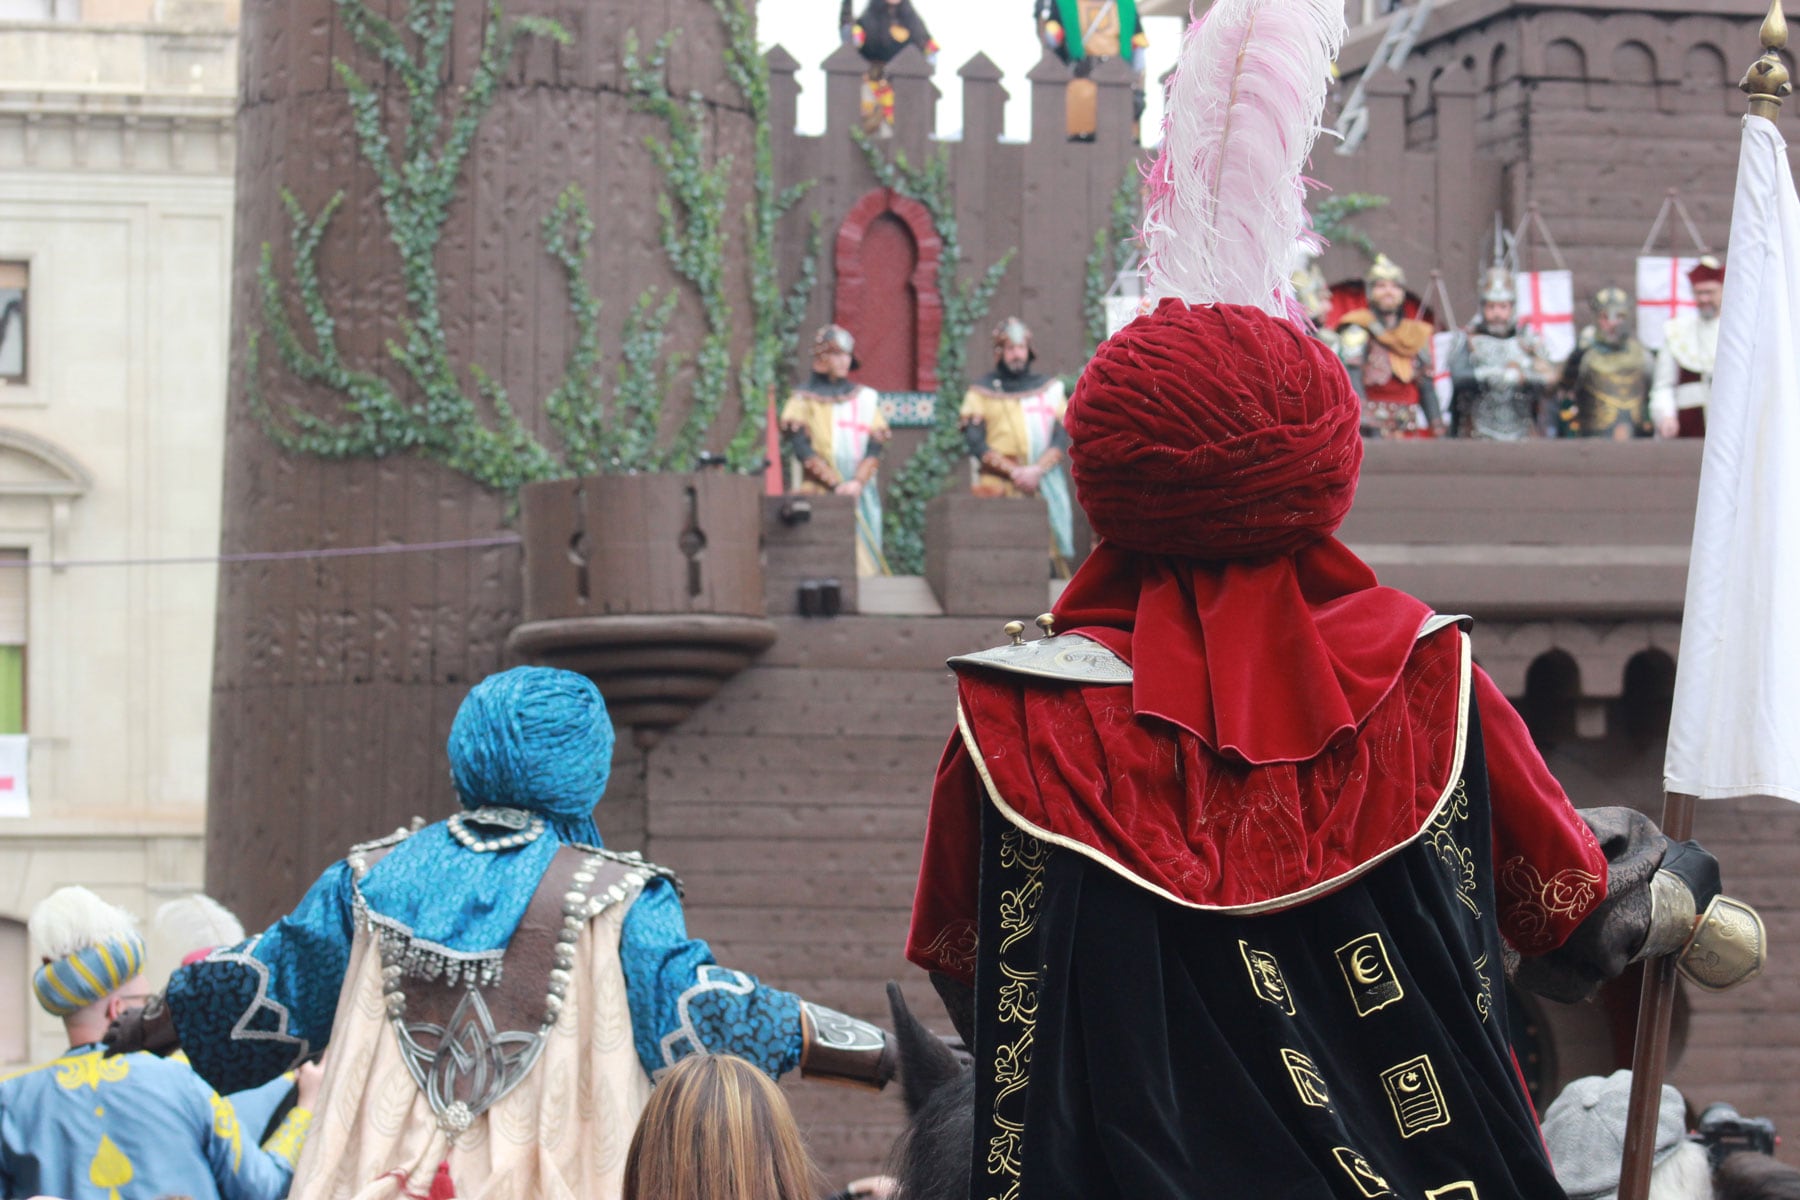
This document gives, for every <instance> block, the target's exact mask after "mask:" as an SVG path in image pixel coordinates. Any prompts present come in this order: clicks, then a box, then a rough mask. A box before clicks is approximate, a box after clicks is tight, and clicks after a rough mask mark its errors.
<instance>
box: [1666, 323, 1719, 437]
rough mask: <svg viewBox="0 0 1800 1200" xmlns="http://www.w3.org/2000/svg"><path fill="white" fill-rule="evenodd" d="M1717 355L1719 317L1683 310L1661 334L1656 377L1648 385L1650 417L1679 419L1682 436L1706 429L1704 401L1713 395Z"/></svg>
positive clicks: (1699, 434)
mask: <svg viewBox="0 0 1800 1200" xmlns="http://www.w3.org/2000/svg"><path fill="white" fill-rule="evenodd" d="M1718 355H1719V319H1718V318H1717V317H1713V318H1712V319H1711V320H1705V319H1703V318H1702V317H1701V316H1700V314H1699V313H1691V312H1687V313H1682V314H1681V315H1680V316H1678V317H1676V318H1674V319H1673V320H1671V321H1670V322H1669V324H1668V326H1667V328H1666V330H1665V332H1664V333H1663V346H1662V350H1661V351H1660V352H1658V354H1657V356H1656V377H1655V379H1654V381H1653V382H1652V383H1651V385H1650V419H1651V420H1653V421H1657V422H1661V421H1666V420H1668V419H1669V418H1671V417H1673V418H1675V419H1676V420H1678V421H1680V422H1681V436H1682V437H1700V436H1701V435H1703V434H1704V433H1705V432H1706V402H1707V400H1709V399H1711V397H1712V375H1713V360H1714V359H1716V358H1717V357H1718Z"/></svg>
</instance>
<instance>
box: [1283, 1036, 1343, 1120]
mask: <svg viewBox="0 0 1800 1200" xmlns="http://www.w3.org/2000/svg"><path fill="white" fill-rule="evenodd" d="M1281 1062H1282V1065H1283V1066H1285V1067H1287V1073H1288V1078H1289V1079H1291V1080H1293V1083H1294V1091H1295V1092H1296V1093H1298V1094H1299V1096H1300V1103H1302V1104H1307V1105H1311V1106H1312V1107H1313V1108H1329V1107H1330V1106H1331V1097H1330V1096H1328V1095H1326V1093H1325V1077H1324V1076H1323V1075H1321V1074H1319V1068H1318V1067H1316V1066H1314V1065H1313V1060H1312V1059H1310V1058H1308V1057H1306V1055H1304V1054H1302V1053H1300V1051H1298V1050H1288V1049H1285V1048H1284V1049H1283V1050H1282V1051H1281Z"/></svg>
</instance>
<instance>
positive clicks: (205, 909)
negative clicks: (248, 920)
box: [152, 892, 244, 958]
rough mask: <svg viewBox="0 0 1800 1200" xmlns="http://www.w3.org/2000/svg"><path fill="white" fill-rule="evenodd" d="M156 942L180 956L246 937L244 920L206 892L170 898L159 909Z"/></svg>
mask: <svg viewBox="0 0 1800 1200" xmlns="http://www.w3.org/2000/svg"><path fill="white" fill-rule="evenodd" d="M152 928H154V929H155V931H156V940H157V942H158V943H159V944H160V945H161V946H163V947H166V948H167V949H168V950H169V951H171V952H172V953H173V954H174V955H175V956H176V957H177V958H179V957H181V956H183V955H186V954H191V953H193V952H194V951H196V950H211V949H212V948H213V947H215V946H235V945H237V944H238V943H239V942H241V941H243V940H244V923H243V922H242V921H240V920H238V919H237V918H236V917H235V916H233V915H232V913H231V910H230V909H228V908H226V907H225V906H224V905H223V904H220V903H219V902H218V901H217V900H214V899H213V898H212V897H211V896H208V895H206V894H205V893H203V892H195V893H194V894H193V895H191V896H183V897H181V898H180V899H178V900H171V901H169V902H168V903H167V904H164V905H163V906H162V907H161V908H158V909H157V910H156V920H155V922H154V923H153V925H152Z"/></svg>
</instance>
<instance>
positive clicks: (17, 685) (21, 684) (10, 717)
mask: <svg viewBox="0 0 1800 1200" xmlns="http://www.w3.org/2000/svg"><path fill="white" fill-rule="evenodd" d="M26 561H27V556H26V554H25V551H23V550H0V734H5V733H24V732H25V701H26V696H25V647H26V636H25V635H26V630H27V621H26V597H27V596H28V595H29V594H30V588H29V582H30V581H29V579H28V578H27V576H29V574H30V572H29V571H28V570H27V569H26V567H25V563H26Z"/></svg>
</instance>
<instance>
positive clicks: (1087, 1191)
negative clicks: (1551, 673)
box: [908, 617, 1607, 1200]
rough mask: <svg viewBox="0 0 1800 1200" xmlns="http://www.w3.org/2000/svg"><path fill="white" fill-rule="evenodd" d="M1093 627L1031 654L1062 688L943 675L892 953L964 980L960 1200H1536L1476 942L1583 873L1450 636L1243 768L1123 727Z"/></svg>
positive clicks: (1501, 1001)
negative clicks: (945, 732) (920, 824)
mask: <svg viewBox="0 0 1800 1200" xmlns="http://www.w3.org/2000/svg"><path fill="white" fill-rule="evenodd" d="M1115 633H1116V631H1114V630H1108V629H1099V630H1093V631H1092V635H1093V637H1094V638H1095V639H1098V640H1095V641H1093V642H1092V643H1091V644H1087V648H1086V649H1085V650H1083V649H1081V648H1080V647H1081V646H1082V645H1083V644H1084V639H1083V637H1082V635H1081V631H1079V630H1076V631H1071V632H1070V633H1066V634H1064V635H1062V636H1061V637H1059V638H1056V639H1054V641H1055V642H1057V643H1062V644H1066V645H1068V646H1070V648H1069V649H1067V650H1063V651H1060V652H1058V654H1057V657H1061V658H1064V659H1066V660H1071V661H1080V662H1084V663H1086V664H1087V667H1086V673H1087V674H1088V675H1089V676H1090V677H1091V678H1090V679H1089V680H1088V681H1086V682H1081V681H1074V680H1064V681H1061V682H1058V681H1055V680H1049V679H1032V678H1029V677H1026V676H1022V675H1019V674H1013V673H1008V672H1003V671H1000V670H994V669H984V667H983V666H982V665H980V664H979V663H976V662H968V663H966V664H965V665H959V667H958V676H959V713H958V724H959V732H958V734H957V736H955V737H953V739H952V741H951V744H950V747H949V749H948V750H947V751H946V754H945V757H944V761H943V763H942V765H941V766H940V768H939V773H938V779H937V785H936V789H935V791H934V794H933V798H932V806H931V816H930V823H929V827H928V832H927V838H926V852H925V860H924V863H923V866H922V868H921V876H920V889H919V896H918V899H917V901H916V903H915V907H914V915H913V928H912V934H911V938H910V941H909V945H908V956H909V958H910V959H911V960H912V961H913V962H915V963H917V964H918V965H920V966H922V967H925V968H927V969H929V970H931V971H934V972H941V973H944V974H947V975H950V976H952V977H954V978H957V979H960V980H963V981H965V982H972V983H973V984H974V995H975V1005H976V1009H975V1048H976V1062H975V1070H976V1072H977V1076H976V1088H977V1094H976V1109H975V1114H976V1125H975V1145H974V1148H973V1150H974V1153H973V1158H972V1163H973V1170H974V1174H973V1177H972V1187H971V1191H970V1195H971V1197H981V1198H992V1197H1007V1198H1009V1200H1010V1198H1017V1197H1024V1198H1026V1200H1034V1198H1037V1197H1051V1196H1076V1195H1079V1196H1082V1197H1084V1198H1104V1197H1119V1198H1121V1200H1123V1198H1125V1197H1131V1198H1133V1200H1142V1198H1145V1197H1149V1198H1167V1200H1175V1198H1177V1197H1189V1196H1193V1195H1196V1194H1207V1195H1219V1196H1281V1197H1291V1198H1293V1200H1315V1198H1317V1200H1324V1198H1327V1197H1330V1198H1334V1200H1365V1198H1367V1197H1377V1196H1396V1197H1409V1198H1415V1200H1416V1198H1420V1197H1426V1196H1433V1197H1445V1198H1448V1197H1454V1198H1455V1200H1484V1198H1485V1200H1502V1198H1503V1200H1563V1192H1562V1191H1561V1189H1560V1188H1559V1187H1558V1186H1557V1184H1556V1181H1555V1178H1554V1175H1553V1174H1552V1172H1551V1168H1550V1164H1549V1163H1548V1161H1547V1160H1546V1158H1545V1154H1544V1150H1543V1146H1542V1141H1541V1139H1540V1138H1539V1136H1538V1133H1537V1128H1536V1123H1535V1119H1534V1117H1533V1114H1532V1110H1531V1107H1530V1103H1529V1100H1528V1098H1527V1096H1526V1094H1525V1091H1524V1088H1523V1085H1522V1083H1521V1081H1520V1079H1519V1076H1518V1074H1517V1071H1516V1067H1515V1065H1514V1063H1513V1061H1512V1059H1511V1055H1510V1051H1509V1047H1508V1040H1507V1028H1508V1012H1507V1000H1506V993H1505V987H1504V983H1505V976H1504V967H1503V964H1502V958H1503V941H1502V938H1503V937H1504V938H1505V940H1506V941H1507V942H1510V943H1511V944H1512V945H1513V946H1515V947H1517V948H1518V949H1520V950H1521V951H1523V952H1525V953H1527V954H1540V953H1543V952H1545V951H1548V950H1551V949H1553V948H1554V947H1556V946H1558V945H1559V944H1561V943H1562V942H1563V941H1564V939H1566V938H1567V937H1568V936H1569V935H1570V933H1571V932H1572V931H1573V930H1574V929H1575V927H1576V926H1577V924H1579V923H1580V922H1581V921H1582V919H1583V918H1584V917H1586V916H1587V915H1588V914H1590V913H1591V912H1592V911H1594V909H1595V908H1596V906H1597V905H1598V904H1599V903H1600V902H1601V900H1602V898H1603V897H1604V896H1605V895H1606V887H1607V863H1606V860H1605V858H1604V856H1603V855H1602V853H1601V851H1600V847H1599V845H1598V843H1597V842H1596V840H1595V838H1594V836H1593V834H1592V833H1591V832H1590V831H1589V829H1588V827H1587V826H1586V825H1585V824H1584V823H1583V822H1582V821H1581V820H1580V819H1579V818H1578V817H1577V816H1576V815H1575V813H1574V811H1573V810H1572V809H1571V808H1570V806H1569V804H1568V801H1567V800H1566V798H1565V797H1564V796H1563V795H1562V792H1561V790H1560V789H1559V788H1558V787H1557V786H1556V784H1555V782H1554V781H1553V780H1552V779H1550V777H1549V775H1548V773H1547V772H1546V771H1545V769H1544V767H1543V763H1542V761H1541V759H1539V758H1538V757H1537V754H1536V752H1535V750H1534V749H1533V748H1532V746H1531V743H1530V739H1529V735H1528V734H1527V733H1526V731H1525V729H1524V725H1523V722H1522V721H1520V719H1519V718H1518V716H1517V714H1516V713H1515V712H1514V711H1513V710H1512V708H1511V707H1510V706H1509V705H1508V704H1507V703H1506V701H1505V700H1504V699H1503V698H1502V697H1501V696H1500V694H1499V692H1498V691H1497V689H1495V688H1494V686H1493V684H1492V683H1491V682H1489V681H1488V680H1487V678H1486V676H1485V675H1483V674H1482V673H1481V672H1480V671H1479V669H1477V668H1474V667H1473V666H1472V664H1471V661H1470V652H1469V641H1468V638H1467V635H1466V633H1465V632H1464V630H1463V629H1462V628H1461V627H1460V626H1459V625H1458V624H1456V623H1455V622H1453V621H1449V620H1446V619H1444V618H1435V617H1434V618H1429V619H1427V620H1426V621H1425V623H1424V624H1423V626H1422V627H1421V630H1420V635H1419V637H1418V639H1417V641H1416V642H1415V643H1414V646H1413V649H1412V651H1411V653H1410V656H1409V657H1408V658H1407V659H1406V661H1405V666H1404V670H1403V671H1402V673H1401V675H1400V678H1399V681H1398V683H1397V684H1396V685H1395V686H1394V687H1393V688H1392V689H1391V691H1389V692H1388V693H1387V694H1385V695H1384V696H1383V697H1382V698H1381V699H1380V701H1379V702H1378V703H1376V704H1375V705H1374V706H1373V708H1372V709H1370V710H1369V712H1368V713H1367V715H1366V716H1365V717H1364V718H1363V720H1362V722H1361V724H1360V725H1359V727H1358V728H1357V729H1356V730H1355V731H1354V733H1353V735H1351V736H1339V737H1337V738H1334V739H1333V740H1332V741H1331V743H1330V744H1329V745H1328V746H1327V748H1326V749H1325V750H1324V751H1323V752H1322V753H1320V754H1317V755H1315V756H1312V757H1310V758H1307V759H1305V760H1303V761H1276V762H1268V763H1264V764H1263V765H1254V764H1251V763H1248V762H1245V761H1244V760H1242V759H1241V758H1238V757H1236V756H1235V755H1233V754H1229V753H1225V752H1221V751H1219V750H1217V749H1215V748H1214V747H1213V746H1212V745H1210V744H1209V743H1208V742H1207V741H1206V740H1204V739H1202V738H1201V737H1199V736H1197V735H1196V734H1194V733H1193V732H1191V731H1190V730H1189V729H1187V728H1184V727H1182V726H1181V725H1177V724H1174V723H1171V722H1168V721H1164V720H1160V719H1157V718H1154V717H1150V716H1148V715H1147V714H1144V713H1143V712H1141V711H1136V712H1134V702H1133V694H1134V686H1133V672H1132V670H1131V668H1130V663H1129V661H1128V657H1129V655H1130V648H1129V637H1128V636H1127V637H1126V638H1125V639H1124V640H1123V641H1121V640H1120V638H1119V637H1117V636H1114V635H1115ZM1102 641H1103V642H1104V645H1102V644H1101V642H1102ZM1047 656H1048V655H1046V657H1047ZM976 657H979V656H976ZM1215 736H1223V735H1220V734H1216V733H1215ZM1485 864H1492V868H1491V869H1487V868H1486V866H1485ZM1196 1189H1200V1190H1199V1191H1197V1190H1196Z"/></svg>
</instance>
